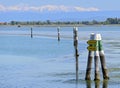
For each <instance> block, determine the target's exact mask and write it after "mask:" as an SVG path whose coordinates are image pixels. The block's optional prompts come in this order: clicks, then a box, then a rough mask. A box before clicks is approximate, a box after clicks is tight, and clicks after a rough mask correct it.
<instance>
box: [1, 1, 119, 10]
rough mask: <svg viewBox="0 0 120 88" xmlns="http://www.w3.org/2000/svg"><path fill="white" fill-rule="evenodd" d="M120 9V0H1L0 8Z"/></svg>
mask: <svg viewBox="0 0 120 88" xmlns="http://www.w3.org/2000/svg"><path fill="white" fill-rule="evenodd" d="M41 8H42V10H43V8H44V9H49V10H56V9H57V10H59V9H60V10H66V11H67V10H68V9H73V8H74V9H75V10H79V11H94V10H95V11H98V10H100V11H106V10H112V11H113V10H120V0H0V10H2V11H3V10H21V9H25V10H31V9H32V10H38V9H39V10H41Z"/></svg>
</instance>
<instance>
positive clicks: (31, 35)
mask: <svg viewBox="0 0 120 88" xmlns="http://www.w3.org/2000/svg"><path fill="white" fill-rule="evenodd" d="M31 38H33V30H32V28H31Z"/></svg>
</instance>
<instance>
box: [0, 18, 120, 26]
mask: <svg viewBox="0 0 120 88" xmlns="http://www.w3.org/2000/svg"><path fill="white" fill-rule="evenodd" d="M0 24H1V25H8V24H9V25H74V24H77V25H79V24H83V25H101V24H102V25H109V24H120V18H107V19H106V20H105V21H97V20H92V21H56V22H53V21H50V20H46V21H23V22H22V21H11V22H9V23H7V22H4V23H0Z"/></svg>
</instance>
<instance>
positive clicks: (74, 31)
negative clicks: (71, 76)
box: [73, 27, 79, 82]
mask: <svg viewBox="0 0 120 88" xmlns="http://www.w3.org/2000/svg"><path fill="white" fill-rule="evenodd" d="M73 33H74V36H73V37H74V48H75V58H76V82H78V78H79V75H78V73H79V72H78V70H79V67H78V66H79V63H78V62H79V61H78V57H79V54H78V28H77V27H74V28H73Z"/></svg>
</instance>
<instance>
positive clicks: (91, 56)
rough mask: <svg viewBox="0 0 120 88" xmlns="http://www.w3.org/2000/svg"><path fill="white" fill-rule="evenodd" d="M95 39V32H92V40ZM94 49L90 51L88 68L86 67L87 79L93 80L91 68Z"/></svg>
mask: <svg viewBox="0 0 120 88" xmlns="http://www.w3.org/2000/svg"><path fill="white" fill-rule="evenodd" d="M93 39H94V33H91V35H90V40H93ZM93 54H94V52H93V51H89V53H88V62H87V69H86V76H85V80H91V77H90V74H91V68H92V58H93Z"/></svg>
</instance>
